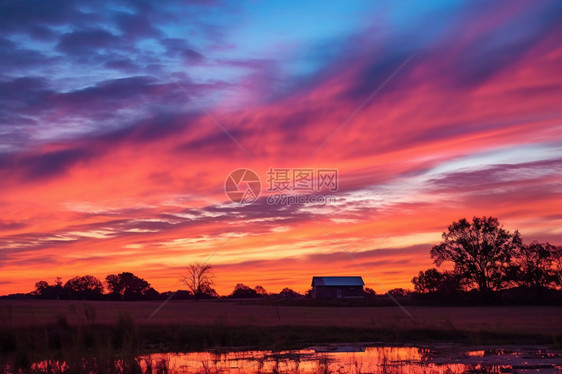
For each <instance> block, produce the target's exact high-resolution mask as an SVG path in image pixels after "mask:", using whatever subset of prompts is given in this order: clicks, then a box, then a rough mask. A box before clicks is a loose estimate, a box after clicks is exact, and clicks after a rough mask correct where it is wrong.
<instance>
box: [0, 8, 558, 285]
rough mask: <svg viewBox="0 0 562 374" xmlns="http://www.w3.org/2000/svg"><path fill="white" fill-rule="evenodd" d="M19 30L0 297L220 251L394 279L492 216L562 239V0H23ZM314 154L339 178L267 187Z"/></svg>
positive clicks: (234, 258)
mask: <svg viewBox="0 0 562 374" xmlns="http://www.w3.org/2000/svg"><path fill="white" fill-rule="evenodd" d="M0 31H1V32H0V35H1V36H0V191H1V193H0V212H1V215H0V294H8V293H15V292H29V291H31V290H33V287H34V284H35V282H36V281H38V280H47V281H49V282H52V281H54V280H55V279H56V277H61V278H62V279H63V281H65V280H67V279H69V278H71V277H73V276H76V275H85V274H91V275H94V276H96V277H98V278H100V279H104V278H105V276H106V275H108V274H111V273H119V272H123V271H130V272H133V273H134V274H136V275H138V276H140V277H143V278H145V279H146V280H148V281H149V282H150V283H151V284H152V286H153V287H155V288H156V289H157V290H158V291H160V292H163V291H167V290H175V289H178V288H182V285H181V277H182V276H183V275H185V273H186V267H187V265H188V264H190V263H194V262H205V261H207V262H208V263H209V264H211V265H212V266H213V268H214V273H215V288H216V290H217V291H218V292H219V293H220V294H229V293H230V292H231V291H232V289H233V288H234V286H235V284H237V283H244V284H247V285H249V286H251V287H254V286H256V285H261V286H263V287H265V288H266V289H267V290H268V291H271V292H278V291H280V290H281V289H282V288H284V287H291V288H293V289H295V290H297V291H301V292H303V291H306V290H307V289H308V288H309V287H310V282H311V279H312V276H322V275H324V276H325V275H360V276H362V277H363V279H364V281H365V283H366V286H367V287H371V288H373V289H374V290H375V291H376V292H377V293H384V290H388V289H391V288H395V287H404V288H412V286H411V283H410V280H411V278H412V277H413V276H414V275H416V274H417V273H418V272H419V271H420V270H423V269H426V268H429V267H432V266H433V265H432V260H431V258H430V256H429V251H430V249H431V247H432V246H433V245H435V244H437V243H439V242H440V240H441V234H442V232H443V231H445V230H446V228H447V226H448V225H449V224H450V223H451V222H453V221H455V220H458V219H460V218H463V217H467V218H471V217H473V216H494V217H498V218H499V220H500V222H501V223H502V224H503V225H504V227H505V228H507V229H508V230H510V231H514V230H516V229H518V230H519V231H520V232H521V234H522V237H523V240H524V241H525V242H529V241H532V240H540V241H549V242H551V243H553V244H562V105H561V103H562V74H561V73H560V72H561V66H562V43H561V39H560V36H561V35H562V3H561V2H559V1H554V0H553V1H546V0H545V1H496V2H488V1H432V2H431V1H426V2H417V1H396V2H383V1H354V2H349V1H333V2H325V1H311V2H305V3H303V2H300V1H283V2H268V1H261V2H260V1H236V2H228V1H224V2H223V1H191V2H179V1H171V2H150V1H130V2H129V1H123V2H105V3H102V2H95V3H92V2H86V1H59V2H32V1H14V0H8V1H3V2H2V4H1V5H0ZM237 169H250V170H252V171H253V172H254V173H255V174H256V175H257V176H258V178H259V180H260V181H261V187H260V189H259V191H258V192H259V197H258V198H257V199H255V200H254V201H246V202H245V203H239V202H236V201H231V200H230V199H229V196H228V195H227V194H226V193H225V181H226V180H227V177H228V175H229V174H230V173H231V172H232V171H234V170H237ZM302 169H312V172H313V173H314V176H315V178H316V175H317V174H318V173H319V171H320V170H332V171H333V170H337V179H335V181H336V182H337V186H336V188H332V190H333V191H330V190H329V189H327V188H323V189H320V188H318V189H314V190H312V191H304V192H303V191H297V190H296V189H295V188H294V186H293V185H290V186H289V187H291V188H290V189H289V190H279V191H273V190H272V189H271V188H269V187H271V186H269V183H268V182H271V181H272V178H273V177H270V175H272V174H271V173H272V172H275V173H276V172H278V171H282V170H289V173H290V175H293V174H295V173H297V171H298V170H302ZM268 172H270V174H268ZM275 175H277V174H275ZM268 178H270V179H269V180H268ZM275 178H277V177H275ZM315 180H316V181H317V179H315ZM277 181H278V180H277ZM251 183H252V182H241V183H239V184H237V183H235V188H238V189H239V190H240V191H242V192H243V191H246V190H248V189H251ZM314 183H316V184H315V185H313V187H314V186H317V185H318V183H317V182H314ZM314 188H315V187H314ZM276 193H285V194H288V195H291V196H294V195H298V196H300V197H301V201H299V202H298V203H284V204H281V203H275V201H273V203H272V198H275V197H276V195H275V194H276ZM273 200H274V199H273ZM277 202H279V201H277ZM184 288H185V287H184Z"/></svg>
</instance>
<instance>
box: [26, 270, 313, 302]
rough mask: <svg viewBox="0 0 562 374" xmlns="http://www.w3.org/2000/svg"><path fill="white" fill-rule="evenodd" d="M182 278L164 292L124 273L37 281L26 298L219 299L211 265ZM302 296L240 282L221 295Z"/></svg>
mask: <svg viewBox="0 0 562 374" xmlns="http://www.w3.org/2000/svg"><path fill="white" fill-rule="evenodd" d="M187 274H188V275H186V276H185V277H183V283H184V285H185V286H186V287H187V288H188V290H177V291H174V292H172V291H167V292H162V293H159V292H158V291H156V290H155V289H154V288H153V287H152V286H151V285H150V283H148V282H147V281H146V280H144V279H143V278H140V277H138V276H136V275H134V274H133V273H129V272H124V273H120V274H110V275H108V276H107V277H105V281H104V282H102V281H101V280H100V279H98V278H96V277H95V276H93V275H82V276H76V277H73V278H71V279H69V280H68V281H66V282H65V283H64V284H63V282H62V279H61V278H57V279H56V280H55V281H54V282H53V283H48V282H47V281H44V280H42V281H39V282H37V283H35V289H34V290H33V291H32V292H30V293H29V294H28V295H27V296H31V297H34V298H39V299H61V300H128V301H134V300H158V299H166V298H168V297H173V298H174V299H180V300H182V299H183V300H187V299H191V300H200V299H215V298H219V297H221V296H220V295H219V294H218V293H217V292H216V291H215V290H214V288H213V287H212V285H213V281H212V278H213V272H212V267H211V265H201V264H191V265H189V267H188V269H187ZM302 296H303V295H302V294H300V293H298V292H296V291H294V290H292V289H290V288H288V287H287V288H284V289H283V290H282V291H281V292H279V293H270V292H267V291H266V290H265V288H264V287H262V286H256V287H254V288H252V287H250V286H247V285H245V284H243V283H238V284H237V285H236V286H235V287H234V290H233V291H232V293H231V294H229V295H227V296H223V297H226V298H235V299H236V298H265V297H280V298H285V299H292V298H298V297H302Z"/></svg>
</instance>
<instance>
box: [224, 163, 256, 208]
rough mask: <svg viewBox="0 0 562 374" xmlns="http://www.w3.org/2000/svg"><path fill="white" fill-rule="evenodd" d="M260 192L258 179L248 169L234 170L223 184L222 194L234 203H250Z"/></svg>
mask: <svg viewBox="0 0 562 374" xmlns="http://www.w3.org/2000/svg"><path fill="white" fill-rule="evenodd" d="M260 191H261V181H260V177H259V176H258V175H257V174H256V173H255V172H254V171H252V170H250V169H236V170H234V171H233V172H231V173H230V174H229V175H228V177H227V178H226V181H225V182H224V192H226V196H228V198H229V199H230V200H231V201H232V202H234V203H241V204H246V203H252V202H254V201H255V200H256V199H257V198H258V196H259V195H260Z"/></svg>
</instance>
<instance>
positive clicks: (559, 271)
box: [552, 245, 562, 286]
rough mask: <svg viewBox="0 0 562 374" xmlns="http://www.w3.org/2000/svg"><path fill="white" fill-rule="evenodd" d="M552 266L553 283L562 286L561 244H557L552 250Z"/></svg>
mask: <svg viewBox="0 0 562 374" xmlns="http://www.w3.org/2000/svg"><path fill="white" fill-rule="evenodd" d="M552 268H553V271H554V283H555V284H556V285H558V286H562V245H558V246H556V247H555V248H554V251H553V252H552Z"/></svg>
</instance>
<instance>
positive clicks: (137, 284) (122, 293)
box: [105, 272, 159, 300]
mask: <svg viewBox="0 0 562 374" xmlns="http://www.w3.org/2000/svg"><path fill="white" fill-rule="evenodd" d="M105 283H106V285H107V289H108V290H109V291H110V295H111V296H112V297H113V298H116V299H123V300H142V299H153V298H157V297H158V295H159V294H158V292H157V291H156V290H155V289H154V288H152V287H151V286H150V283H148V282H147V281H146V280H144V279H142V278H139V277H137V276H136V275H134V274H133V273H129V272H124V273H120V274H117V275H115V274H110V275H108V276H107V277H106V278H105Z"/></svg>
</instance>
